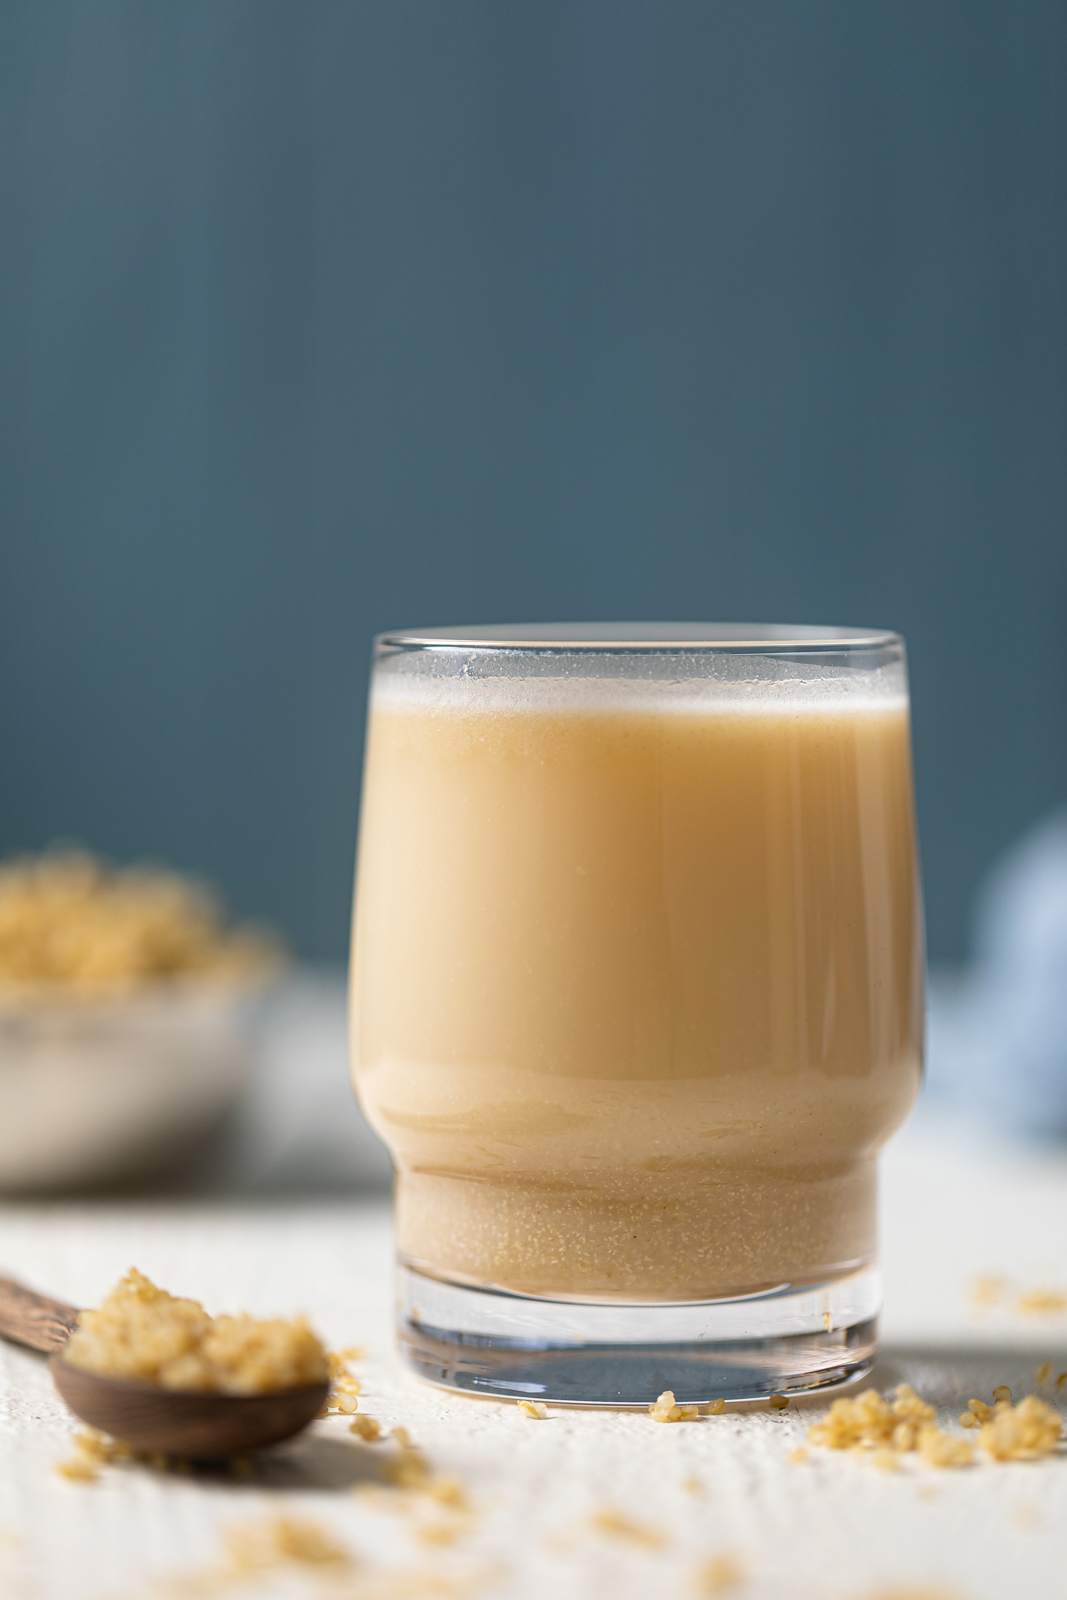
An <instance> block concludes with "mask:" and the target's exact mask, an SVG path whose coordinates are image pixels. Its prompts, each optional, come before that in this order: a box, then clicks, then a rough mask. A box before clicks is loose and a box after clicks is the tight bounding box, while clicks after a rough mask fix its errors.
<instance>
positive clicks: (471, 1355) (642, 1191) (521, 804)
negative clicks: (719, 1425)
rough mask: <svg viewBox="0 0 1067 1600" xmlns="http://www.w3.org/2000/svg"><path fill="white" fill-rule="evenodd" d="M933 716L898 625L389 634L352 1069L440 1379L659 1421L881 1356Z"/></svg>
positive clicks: (914, 1078) (413, 1357) (910, 1037)
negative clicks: (918, 725) (883, 1249)
mask: <svg viewBox="0 0 1067 1600" xmlns="http://www.w3.org/2000/svg"><path fill="white" fill-rule="evenodd" d="M907 696H908V692H907V678H906V671H905V660H904V645H903V641H902V640H901V639H900V638H899V637H898V636H897V635H895V634H891V633H871V632H862V631H859V630H853V629H841V628H802V627H798V628H788V627H764V626H760V627H756V626H713V625H704V624H699V625H697V624H693V625H689V624H687V625H666V624H645V625H637V624H626V625H618V626H601V625H588V626H587V625H572V626H568V627H563V626H558V625H553V626H529V627H519V628H467V629H441V630H435V631H429V632H419V633H416V632H412V633H394V634H386V635H383V636H382V637H381V638H380V639H379V640H377V642H376V654H375V665H374V678H373V684H372V689H371V700H370V722H369V728H368V736H367V760H366V769H365V780H364V794H363V811H362V822H361V832H360V846H359V868H358V877H357V894H356V908H355V926H354V938H353V967H352V997H353V1005H352V1059H353V1064H354V1071H355V1080H356V1085H357V1090H358V1093H359V1096H360V1099H361V1102H362V1104H363V1106H364V1108H365V1110H366V1113H367V1115H368V1117H369V1118H370V1120H371V1122H372V1123H373V1125H374V1127H375V1128H376V1129H377V1131H378V1132H379V1134H380V1135H381V1137H382V1138H383V1139H384V1140H385V1142H386V1143H387V1144H388V1146H389V1149H390V1150H391V1152H392V1155H393V1160H394V1164H395V1167H396V1227H397V1242H398V1252H399V1263H398V1270H399V1337H400V1342H401V1346H402V1349H403V1351H404V1353H405V1355H406V1357H407V1359H408V1361H409V1362H410V1363H411V1365H412V1366H413V1367H414V1368H415V1369H416V1371H418V1372H419V1373H420V1374H421V1375H422V1376H423V1377H426V1378H428V1379H430V1380H431V1381H433V1382H436V1383H439V1384H444V1385H446V1386H447V1387H449V1388H454V1389H465V1390H475V1391H479V1392H482V1393H487V1394H495V1395H498V1396H517V1397H529V1398H536V1397H540V1398H543V1399H549V1400H555V1401H565V1402H568V1403H571V1404H583V1403H584V1404H594V1405H595V1404H601V1405H627V1404H632V1405H637V1404H640V1405H645V1404H648V1403H649V1402H650V1401H652V1400H654V1399H655V1397H656V1396H657V1395H658V1394H660V1393H661V1392H662V1391H663V1390H664V1389H672V1390H673V1391H674V1393H675V1395H676V1397H677V1399H678V1400H679V1401H680V1402H683V1401H703V1400H707V1399H709V1398H712V1397H717V1396H723V1397H725V1398H727V1399H741V1398H749V1397H758V1396H761V1395H767V1394H770V1393H774V1392H776V1391H777V1392H781V1393H790V1392H797V1391H801V1390H806V1389H812V1388H815V1387H818V1386H822V1385H826V1384H830V1383H835V1382H839V1381H841V1380H843V1379H845V1378H847V1377H850V1376H852V1375H855V1374H857V1373H859V1372H861V1371H863V1370H864V1369H865V1368H866V1367H867V1366H868V1365H869V1364H870V1362H871V1360H872V1357H873V1355H874V1350H875V1341H876V1329H877V1317H878V1311H879V1305H880V1286H879V1277H878V1270H877V1258H876V1249H877V1241H876V1177H877V1172H876V1158H877V1154H878V1150H879V1148H880V1146H881V1145H882V1144H883V1143H884V1141H885V1140H886V1139H887V1138H888V1136H889V1135H890V1134H891V1133H892V1132H893V1130H894V1129H895V1128H897V1127H898V1126H899V1124H900V1123H901V1122H902V1120H903V1119H904V1117H905V1116H906V1114H907V1112H908V1110H909V1109H910V1107H911V1105H912V1104H913V1102H914V1100H915V1097H916V1094H917V1092H918V1087H919V1081H920V1074H921V1056H922V1015H923V939H922V908H921V897H920V888H919V877H918V868H917V853H916V839H915V821H914V807H913V797H912V772H911V748H910V731H909V718H908V697H907Z"/></svg>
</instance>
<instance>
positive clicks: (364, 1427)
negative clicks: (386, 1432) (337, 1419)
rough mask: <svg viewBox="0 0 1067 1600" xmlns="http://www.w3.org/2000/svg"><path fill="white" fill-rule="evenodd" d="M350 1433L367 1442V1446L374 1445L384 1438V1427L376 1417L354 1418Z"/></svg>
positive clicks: (350, 1425)
mask: <svg viewBox="0 0 1067 1600" xmlns="http://www.w3.org/2000/svg"><path fill="white" fill-rule="evenodd" d="M348 1431H349V1433H354V1434H356V1435H357V1436H358V1437H359V1438H360V1439H363V1440H365V1441H366V1443H367V1444H374V1443H375V1442H376V1440H378V1439H380V1438H381V1437H382V1425H381V1423H380V1422H379V1421H378V1420H377V1418H375V1417H354V1418H353V1420H352V1422H351V1423H350V1424H349V1429H348Z"/></svg>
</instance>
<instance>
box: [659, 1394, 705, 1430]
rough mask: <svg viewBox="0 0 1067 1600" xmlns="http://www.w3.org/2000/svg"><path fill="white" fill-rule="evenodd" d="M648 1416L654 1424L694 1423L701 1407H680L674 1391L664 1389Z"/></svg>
mask: <svg viewBox="0 0 1067 1600" xmlns="http://www.w3.org/2000/svg"><path fill="white" fill-rule="evenodd" d="M648 1414H649V1416H650V1417H651V1418H652V1420H653V1422H692V1421H694V1420H695V1418H697V1417H698V1416H699V1415H700V1407H699V1406H695V1405H684V1406H680V1405H679V1404H678V1403H677V1401H676V1400H675V1398H674V1391H673V1390H672V1389H664V1391H663V1393H662V1394H661V1395H660V1397H659V1399H658V1400H656V1401H654V1402H653V1404H652V1405H650V1406H649V1408H648Z"/></svg>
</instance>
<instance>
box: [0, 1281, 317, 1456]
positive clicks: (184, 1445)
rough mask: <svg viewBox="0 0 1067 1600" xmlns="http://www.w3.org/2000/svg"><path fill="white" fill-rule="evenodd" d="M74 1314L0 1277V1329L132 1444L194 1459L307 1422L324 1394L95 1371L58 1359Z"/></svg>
mask: <svg viewBox="0 0 1067 1600" xmlns="http://www.w3.org/2000/svg"><path fill="white" fill-rule="evenodd" d="M78 1316H79V1312H78V1309H77V1307H76V1306H69V1305H67V1304H66V1302H65V1301H63V1300H52V1299H50V1298H49V1297H48V1296H47V1295H43V1294H34V1292H33V1291H32V1290H31V1289H26V1288H24V1287H23V1285H22V1284H21V1283H15V1282H14V1280H13V1279H11V1278H0V1334H2V1335H3V1336H4V1338H5V1339H11V1340H13V1341H14V1342H15V1343H16V1344H24V1345H28V1346H29V1347H30V1349H31V1350H40V1351H43V1353H44V1354H45V1355H48V1356H51V1360H50V1361H49V1363H48V1365H49V1368H50V1370H51V1373H52V1378H53V1380H54V1382H55V1386H56V1388H57V1389H58V1390H59V1393H60V1395H61V1396H62V1398H63V1399H64V1400H65V1401H66V1403H67V1405H68V1406H69V1407H70V1409H71V1410H72V1411H73V1412H74V1414H75V1416H78V1417H81V1419H82V1421H83V1422H88V1423H89V1424H90V1426H91V1427H94V1428H99V1429H100V1430H101V1432H102V1433H109V1434H111V1436H112V1438H115V1439H121V1440H122V1442H123V1443H124V1444H128V1445H130V1446H131V1447H132V1448H133V1449H134V1450H143V1451H146V1452H148V1453H149V1454H153V1455H154V1454H161V1455H168V1456H186V1457H188V1458H189V1459H191V1460H193V1461H217V1460H219V1459H220V1458H221V1457H224V1456H235V1455H242V1454H243V1453H244V1452H245V1451H246V1450H260V1449H262V1448H263V1446H264V1445H268V1444H279V1443H280V1442H281V1440H282V1439H289V1438H291V1437H292V1436H293V1434H294V1433H299V1432H300V1430H301V1428H306V1427H307V1425H308V1423H309V1422H311V1421H312V1420H313V1418H314V1417H316V1416H317V1415H318V1413H319V1412H320V1411H321V1410H322V1407H323V1404H324V1403H325V1400H326V1396H327V1394H328V1393H329V1384H328V1383H327V1382H325V1381H323V1382H322V1383H306V1384H302V1385H301V1386H300V1388H299V1389H276V1390H274V1391H273V1392H271V1393H268V1394H212V1393H204V1392H203V1391H199V1390H198V1391H195V1392H194V1391H192V1390H188V1389H164V1388H162V1387H161V1386H160V1385H159V1384H153V1383H133V1382H131V1381H130V1380H128V1379H126V1378H102V1377H100V1376H99V1375H98V1374H97V1373H95V1372H85V1371H83V1370H82V1368H81V1367H75V1366H72V1365H71V1363H70V1362H69V1361H64V1360H63V1355H62V1352H63V1349H64V1347H65V1345H66V1343H67V1340H68V1339H69V1338H70V1336H71V1334H72V1333H73V1332H74V1330H75V1328H76V1327H77V1326H78Z"/></svg>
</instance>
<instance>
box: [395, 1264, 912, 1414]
mask: <svg viewBox="0 0 1067 1600" xmlns="http://www.w3.org/2000/svg"><path fill="white" fill-rule="evenodd" d="M397 1287H398V1297H397V1298H398V1318H399V1339H400V1349H401V1353H402V1354H403V1356H404V1358H405V1360H406V1361H407V1363H408V1365H409V1366H411V1367H412V1368H413V1369H414V1370H415V1372H417V1373H418V1375H419V1376H420V1377H421V1378H425V1379H426V1380H427V1381H428V1382H430V1383H435V1384H438V1385H440V1386H442V1387H444V1388H447V1389H458V1390H463V1391H467V1392H469V1393H474V1394H484V1395H496V1396H498V1397H499V1398H501V1399H508V1398H510V1399H516V1400H526V1399H538V1400H549V1401H555V1402H556V1403H558V1404H562V1405H587V1406H646V1405H650V1404H651V1403H652V1401H653V1400H655V1399H656V1397H657V1396H658V1395H660V1394H662V1393H663V1391H664V1390H665V1389H672V1390H673V1391H674V1395H675V1399H676V1400H677V1401H678V1402H679V1403H680V1404H692V1403H693V1402H696V1403H703V1402H705V1401H707V1400H712V1399H718V1398H722V1399H725V1400H757V1399H760V1398H766V1396H767V1395H770V1394H802V1393H804V1392H806V1391H808V1390H812V1389H821V1388H825V1387H826V1386H827V1385H828V1384H836V1383H842V1382H844V1381H845V1380H846V1379H848V1378H854V1377H858V1376H860V1375H862V1374H863V1373H864V1372H866V1371H867V1370H868V1368H869V1367H870V1365H871V1363H872V1362H873V1360H874V1355H875V1350H876V1345H877V1326H878V1312H879V1309H880V1307H881V1279H880V1275H879V1273H878V1271H877V1269H876V1268H874V1267H864V1268H862V1269H860V1270H859V1271H856V1272H851V1273H849V1274H848V1275H847V1276H845V1277H841V1278H837V1279H834V1280H833V1281H832V1282H827V1283H819V1284H810V1285H806V1286H805V1287H803V1288H793V1287H792V1286H791V1285H789V1284H782V1285H780V1286H778V1287H777V1288H774V1289H771V1290H768V1291H766V1292H764V1293H761V1294H754V1295H746V1296H743V1297H739V1298H734V1299H730V1300H708V1301H701V1302H695V1303H686V1302H682V1303H677V1304H666V1305H642V1304H629V1305H623V1304H612V1303H610V1302H605V1301H599V1302H590V1301H575V1300H550V1299H542V1298H540V1297H538V1296H535V1295H520V1294H512V1293H509V1292H508V1291H507V1290H503V1289H494V1288H486V1287H472V1286H470V1285H468V1284H460V1283H453V1282H450V1281H448V1280H447V1279H445V1278H438V1277H432V1276H430V1275H429V1274H428V1273H427V1272H424V1271H420V1270H418V1269H417V1268H415V1267H412V1266H409V1265H408V1264H407V1263H405V1262H403V1261H402V1262H400V1264H399V1267H398V1285H397Z"/></svg>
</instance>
